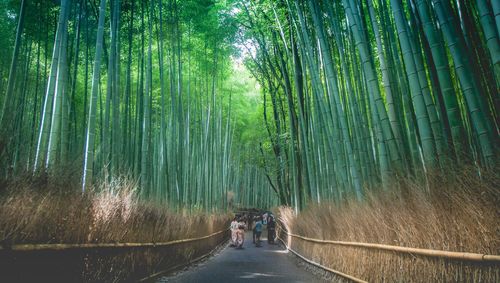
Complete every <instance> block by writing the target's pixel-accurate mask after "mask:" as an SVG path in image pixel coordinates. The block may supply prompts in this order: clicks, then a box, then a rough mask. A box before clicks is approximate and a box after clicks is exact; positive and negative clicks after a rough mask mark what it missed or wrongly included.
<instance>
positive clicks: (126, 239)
mask: <svg viewBox="0 0 500 283" xmlns="http://www.w3.org/2000/svg"><path fill="white" fill-rule="evenodd" d="M112 184H113V185H112V186H110V185H109V184H106V185H101V186H100V187H96V188H95V189H94V190H92V191H90V192H87V193H85V194H82V193H81V192H80V191H79V188H78V181H77V180H74V179H73V178H69V177H68V176H58V177H51V176H37V177H31V176H25V177H24V178H18V179H16V180H11V181H10V182H9V183H7V184H6V187H4V190H3V191H2V192H1V195H0V241H1V242H0V244H1V245H2V246H4V247H5V248H8V247H10V246H12V245H15V244H23V243H27V244H55V243H68V244H84V243H158V242H167V241H172V240H177V239H187V238H195V237H200V236H206V235H209V234H211V233H214V232H218V231H221V230H223V229H225V228H226V227H227V226H228V219H230V216H229V215H227V214H211V215H205V214H202V213H201V212H198V213H187V212H185V211H184V212H176V211H175V210H169V209H168V207H165V205H160V204H157V203H153V202H147V201H141V200H139V199H138V197H137V196H136V190H135V184H134V183H133V182H130V181H127V180H126V179H121V180H116V181H114V182H112ZM224 237H225V234H221V237H214V238H213V239H208V240H203V241H200V242H195V243H191V244H182V245H178V246H174V247H168V248H160V249H136V250H132V251H130V252H123V251H122V252H121V253H119V254H115V253H113V252H105V253H102V252H97V253H95V252H92V253H83V254H81V253H78V254H76V255H74V256H70V257H69V258H70V261H71V262H72V264H73V265H74V272H73V273H72V274H66V275H64V276H61V277H57V276H55V275H54V273H50V274H49V276H51V277H50V279H52V280H56V281H63V279H64V280H67V279H71V280H72V281H86V282H92V281H127V280H130V279H131V278H138V277H140V276H145V275H147V274H150V273H153V272H156V271H158V270H160V269H165V268H166V267H168V266H169V265H173V264H179V263H182V262H183V261H188V260H190V259H192V258H194V257H196V256H199V255H201V254H203V252H207V251H209V250H211V249H213V248H214V247H215V246H216V245H218V244H220V243H221V241H222V240H223V238H224ZM60 254H64V252H63V253H60ZM58 256H59V254H51V255H49V256H48V257H43V256H40V259H41V260H42V261H43V260H44V259H45V260H49V261H55V262H57V261H58V260H57V258H58ZM66 256H67V255H65V256H64V257H63V258H65V259H67V257H66ZM7 257H8V256H6V255H5V254H0V262H1V261H2V260H3V261H4V262H3V264H2V266H3V267H4V268H6V267H7V266H9V264H14V265H16V264H17V263H15V262H12V261H11V262H8V264H7V263H5V261H6V260H7V261H8V259H6V258H7ZM18 264H22V262H18ZM76 267H78V268H76ZM47 268H49V269H50V268H52V267H47ZM54 268H58V269H59V268H60V266H59V267H56V266H54ZM7 271H8V272H10V276H17V275H16V274H15V273H14V271H13V270H3V271H2V274H4V275H5V274H6V273H4V272H7ZM20 272H22V271H20ZM1 278H2V275H0V281H1ZM4 278H5V277H4ZM7 278H8V277H7ZM24 279H26V280H24ZM15 281H16V282H19V281H30V278H29V277H26V278H25V277H22V278H21V280H15Z"/></svg>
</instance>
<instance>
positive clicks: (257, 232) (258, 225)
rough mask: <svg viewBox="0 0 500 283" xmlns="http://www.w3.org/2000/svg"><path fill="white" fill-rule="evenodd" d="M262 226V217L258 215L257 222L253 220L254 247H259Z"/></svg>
mask: <svg viewBox="0 0 500 283" xmlns="http://www.w3.org/2000/svg"><path fill="white" fill-rule="evenodd" d="M262 228H263V224H262V218H260V217H259V219H258V220H257V222H255V228H254V231H255V246H256V247H260V235H261V234H262Z"/></svg>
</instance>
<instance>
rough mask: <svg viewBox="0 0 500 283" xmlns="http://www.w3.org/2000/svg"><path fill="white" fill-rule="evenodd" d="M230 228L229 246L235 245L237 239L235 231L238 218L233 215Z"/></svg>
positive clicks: (236, 230)
mask: <svg viewBox="0 0 500 283" xmlns="http://www.w3.org/2000/svg"><path fill="white" fill-rule="evenodd" d="M230 229H231V244H230V246H231V247H235V246H236V240H237V239H238V235H237V232H238V218H237V217H236V216H235V217H234V219H233V221H232V222H231V225H230Z"/></svg>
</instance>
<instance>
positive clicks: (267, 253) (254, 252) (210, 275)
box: [157, 233, 326, 283]
mask: <svg viewBox="0 0 500 283" xmlns="http://www.w3.org/2000/svg"><path fill="white" fill-rule="evenodd" d="M245 237H246V238H245V244H244V245H243V247H244V249H241V250H239V249H235V248H232V247H229V246H228V247H226V248H225V249H224V250H223V251H221V253H220V254H218V255H216V256H214V257H213V258H211V259H209V260H207V261H206V262H204V263H201V264H200V265H199V266H195V267H193V268H192V269H188V270H187V271H185V272H183V273H180V274H178V275H175V276H171V277H163V278H160V279H159V280H158V281H157V282H181V283H188V282H193V283H194V282H196V283H198V282H221V283H222V282H249V281H252V282H266V283H268V282H269V283H271V282H272V283H274V282H286V283H299V282H304V283H313V282H326V281H324V280H323V279H321V278H318V277H316V276H315V275H313V274H312V273H309V272H308V271H306V270H304V269H303V268H302V267H300V266H297V264H296V263H295V260H294V259H293V258H291V256H290V255H288V253H287V251H286V250H284V249H283V248H282V247H281V246H278V245H269V244H268V243H267V240H266V241H264V243H263V244H262V247H260V248H257V247H255V245H254V244H253V243H252V234H251V233H247V234H246V236H245Z"/></svg>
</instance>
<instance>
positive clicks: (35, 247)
mask: <svg viewBox="0 0 500 283" xmlns="http://www.w3.org/2000/svg"><path fill="white" fill-rule="evenodd" d="M228 230H229V229H224V230H221V231H218V232H214V233H212V234H210V235H206V236H202V237H197V238H189V239H181V240H173V241H168V242H157V243H156V242H153V243H98V244H92V243H89V244H17V245H12V246H0V252H2V251H20V252H21V251H27V252H28V251H59V250H72V249H112V248H155V247H166V246H172V245H178V244H182V243H188V242H195V241H200V240H204V239H208V238H211V237H213V236H216V235H219V234H222V233H224V232H227V231H228Z"/></svg>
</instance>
